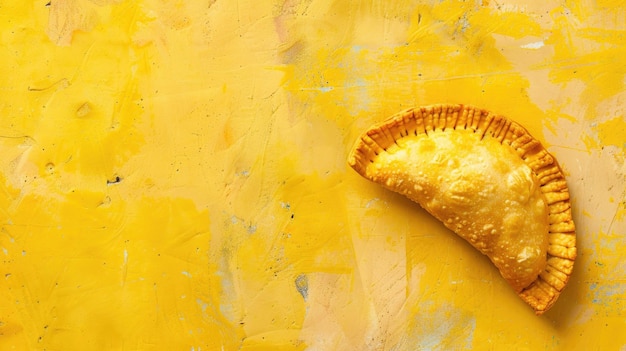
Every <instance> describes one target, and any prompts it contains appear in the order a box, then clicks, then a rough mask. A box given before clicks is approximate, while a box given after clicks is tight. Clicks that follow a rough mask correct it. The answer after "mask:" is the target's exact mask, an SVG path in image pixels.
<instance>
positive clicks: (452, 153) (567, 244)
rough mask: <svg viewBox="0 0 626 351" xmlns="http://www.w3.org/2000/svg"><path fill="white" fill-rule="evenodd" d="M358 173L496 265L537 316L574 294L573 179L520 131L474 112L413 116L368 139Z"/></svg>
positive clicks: (425, 111)
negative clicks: (566, 291)
mask: <svg viewBox="0 0 626 351" xmlns="http://www.w3.org/2000/svg"><path fill="white" fill-rule="evenodd" d="M348 163H349V164H350V166H352V168H354V169H355V170H356V171H357V172H358V173H359V174H361V175H362V176H364V177H365V178H367V179H369V180H372V181H374V182H376V183H379V184H381V185H383V186H385V187H386V188H388V189H390V190H393V191H396V192H398V193H401V194H403V195H405V196H407V197H409V198H410V199H412V200H414V201H416V202H418V203H419V204H420V205H421V206H422V207H424V208H425V209H426V210H427V211H429V212H430V213H431V214H433V215H434V216H435V217H436V218H438V219H439V220H441V221H442V222H443V223H444V224H445V225H446V226H447V227H448V228H450V229H452V230H453V231H455V232H456V233H457V234H458V235H460V236H461V237H463V238H464V239H466V240H467V241H468V242H470V244H472V245H473V246H474V247H476V248H477V249H478V250H479V251H481V252H482V253H483V254H485V255H487V256H488V257H489V258H490V259H491V261H492V262H493V263H494V264H495V265H496V267H498V269H499V270H500V273H501V274H502V276H503V277H504V278H505V279H506V280H507V281H508V282H509V284H510V285H511V286H512V287H513V289H514V290H515V291H516V292H517V293H518V295H519V296H520V297H521V298H522V299H523V300H524V301H525V302H527V303H528V304H529V305H530V306H531V307H532V308H533V309H534V310H535V312H536V313H537V314H542V313H543V312H545V311H547V310H548V309H549V308H550V307H551V306H552V305H553V304H554V302H555V301H556V300H557V298H558V296H559V294H560V292H561V291H562V290H563V288H564V287H565V285H566V284H567V281H568V279H569V276H570V275H571V273H572V269H573V266H574V259H575V258H576V235H575V227H574V222H573V220H572V215H571V207H570V202H569V191H568V188H567V184H566V181H565V177H564V176H563V172H562V171H561V169H560V167H559V165H558V163H557V161H556V160H555V159H554V157H553V156H552V155H550V154H549V153H548V152H547V151H546V149H545V148H544V147H543V146H542V145H541V143H540V142H539V141H538V140H536V139H535V138H533V137H532V136H531V135H530V134H529V133H528V131H526V129H524V128H523V127H522V126H520V125H519V124H517V123H515V122H513V121H511V120H509V119H507V118H505V117H502V116H498V115H494V114H492V113H490V112H489V111H486V110H482V109H477V108H474V107H472V106H465V105H432V106H424V107H418V108H413V109H409V110H406V111H403V112H401V113H399V114H396V115H394V116H392V117H391V118H389V119H388V120H386V121H384V122H383V123H380V124H378V125H375V126H373V127H372V128H370V129H369V130H368V131H367V132H365V133H364V134H363V135H362V136H361V138H359V140H357V142H356V144H355V146H354V148H353V149H352V151H351V153H350V156H349V159H348Z"/></svg>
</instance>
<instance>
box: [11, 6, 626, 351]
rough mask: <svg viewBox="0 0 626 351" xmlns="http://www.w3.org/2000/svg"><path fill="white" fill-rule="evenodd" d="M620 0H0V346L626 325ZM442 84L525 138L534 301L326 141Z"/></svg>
mask: <svg viewBox="0 0 626 351" xmlns="http://www.w3.org/2000/svg"><path fill="white" fill-rule="evenodd" d="M624 57H626V3H625V2H624V1H613V0H596V1H590V0H589V1H575V0H570V1H557V2H552V1H506V0H501V1H465V2H460V1H411V0H404V1H383V0H371V1H339V0H275V1H252V0H238V1H234V0H233V1H225V0H207V1H182V0H160V1H157V0H140V1H121V0H119V1H116V0H52V1H48V0H43V1H22V0H4V1H1V2H0V72H1V74H0V246H1V249H2V250H1V251H0V258H1V260H0V262H1V266H0V267H1V273H2V275H1V276H0V349H2V350H48V351H50V350H191V351H200V350H202V351H207V350H461V349H474V350H509V349H515V350H595V349H600V350H626V334H625V333H624V330H626V258H625V257H626V236H625V235H626V220H625V217H626V204H625V201H626V200H625V197H626V195H625V192H626V179H625V174H626V167H625V166H624V159H625V157H626V155H625V150H626V119H625V111H626V90H625V85H626V61H625V60H624ZM432 103H464V104H472V105H475V106H479V107H483V108H486V109H489V110H491V111H494V112H497V113H499V114H502V115H505V116H508V117H509V118H511V119H513V120H516V121H517V122H519V123H521V124H522V125H524V126H525V127H526V128H527V129H528V130H529V131H530V132H531V133H532V134H533V135H534V136H535V137H537V138H538V139H540V140H541V141H542V142H543V143H544V144H545V145H546V146H547V148H548V150H549V151H550V152H552V153H553V154H554V155H555V156H556V157H557V158H558V160H559V162H560V163H561V165H562V167H563V169H564V171H565V173H566V175H567V179H568V182H569V186H570V192H571V194H572V199H573V213H574V219H575V221H576V224H577V232H578V247H579V251H578V252H579V256H578V260H577V265H576V267H575V271H574V274H573V276H572V278H571V280H570V282H569V285H568V287H567V288H566V290H565V292H564V293H563V294H562V295H561V297H560V299H559V301H558V302H557V303H556V305H555V306H554V307H553V308H552V310H550V311H549V312H548V313H546V314H545V315H544V316H541V317H537V316H535V315H534V314H533V312H532V310H531V309H530V308H529V307H528V306H526V304H525V303H524V302H523V301H521V300H520V299H519V298H518V297H517V296H516V295H515V294H514V292H513V291H512V290H511V288H510V287H508V286H507V284H506V283H505V281H504V280H503V279H502V278H501V277H500V276H499V274H498V272H497V270H496V269H495V268H494V267H493V266H492V265H491V263H490V262H489V261H488V259H486V258H485V257H484V256H481V255H480V254H479V253H478V252H476V251H475V250H474V249H473V248H472V247H471V246H470V245H469V244H467V243H466V242H464V241H463V240H462V239H460V238H458V237H456V236H455V235H454V234H453V233H451V232H450V231H448V230H447V229H445V227H444V226H443V225H442V224H440V223H438V222H437V221H436V220H435V219H433V218H431V217H430V216H429V215H428V214H427V213H426V212H425V211H423V210H422V209H421V208H419V206H417V205H415V204H413V203H411V202H410V201H409V200H407V199H404V198H403V197H401V196H399V195H395V194H392V193H390V192H388V191H385V190H384V189H382V188H380V187H378V186H376V185H375V184H372V183H369V182H368V181H366V180H364V179H362V178H361V177H360V176H358V175H357V174H356V172H354V171H352V170H351V169H349V168H348V166H347V164H346V157H347V154H348V151H349V149H350V148H351V146H352V144H353V143H354V141H355V139H356V138H357V137H358V135H360V133H362V132H363V131H364V130H365V129H366V128H367V127H369V126H370V125H371V124H372V123H375V122H379V121H382V120H383V119H385V118H386V117H387V116H389V115H391V114H393V113H396V112H398V111H400V110H403V109H405V108H408V107H412V106H416V105H425V104H432Z"/></svg>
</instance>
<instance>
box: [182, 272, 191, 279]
mask: <svg viewBox="0 0 626 351" xmlns="http://www.w3.org/2000/svg"><path fill="white" fill-rule="evenodd" d="M180 273H181V274H182V275H184V276H187V277H189V278H191V273H189V272H187V271H182V272H180Z"/></svg>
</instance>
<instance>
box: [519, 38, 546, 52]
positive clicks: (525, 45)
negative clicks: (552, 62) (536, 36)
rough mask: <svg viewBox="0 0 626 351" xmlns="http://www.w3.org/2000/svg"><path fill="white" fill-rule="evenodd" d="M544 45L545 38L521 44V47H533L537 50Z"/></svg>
mask: <svg viewBox="0 0 626 351" xmlns="http://www.w3.org/2000/svg"><path fill="white" fill-rule="evenodd" d="M543 45H544V42H543V40H540V41H535V42H532V43H528V44H524V45H521V46H520V47H521V48H522V49H533V50H537V49H539V48H542V47H543Z"/></svg>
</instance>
